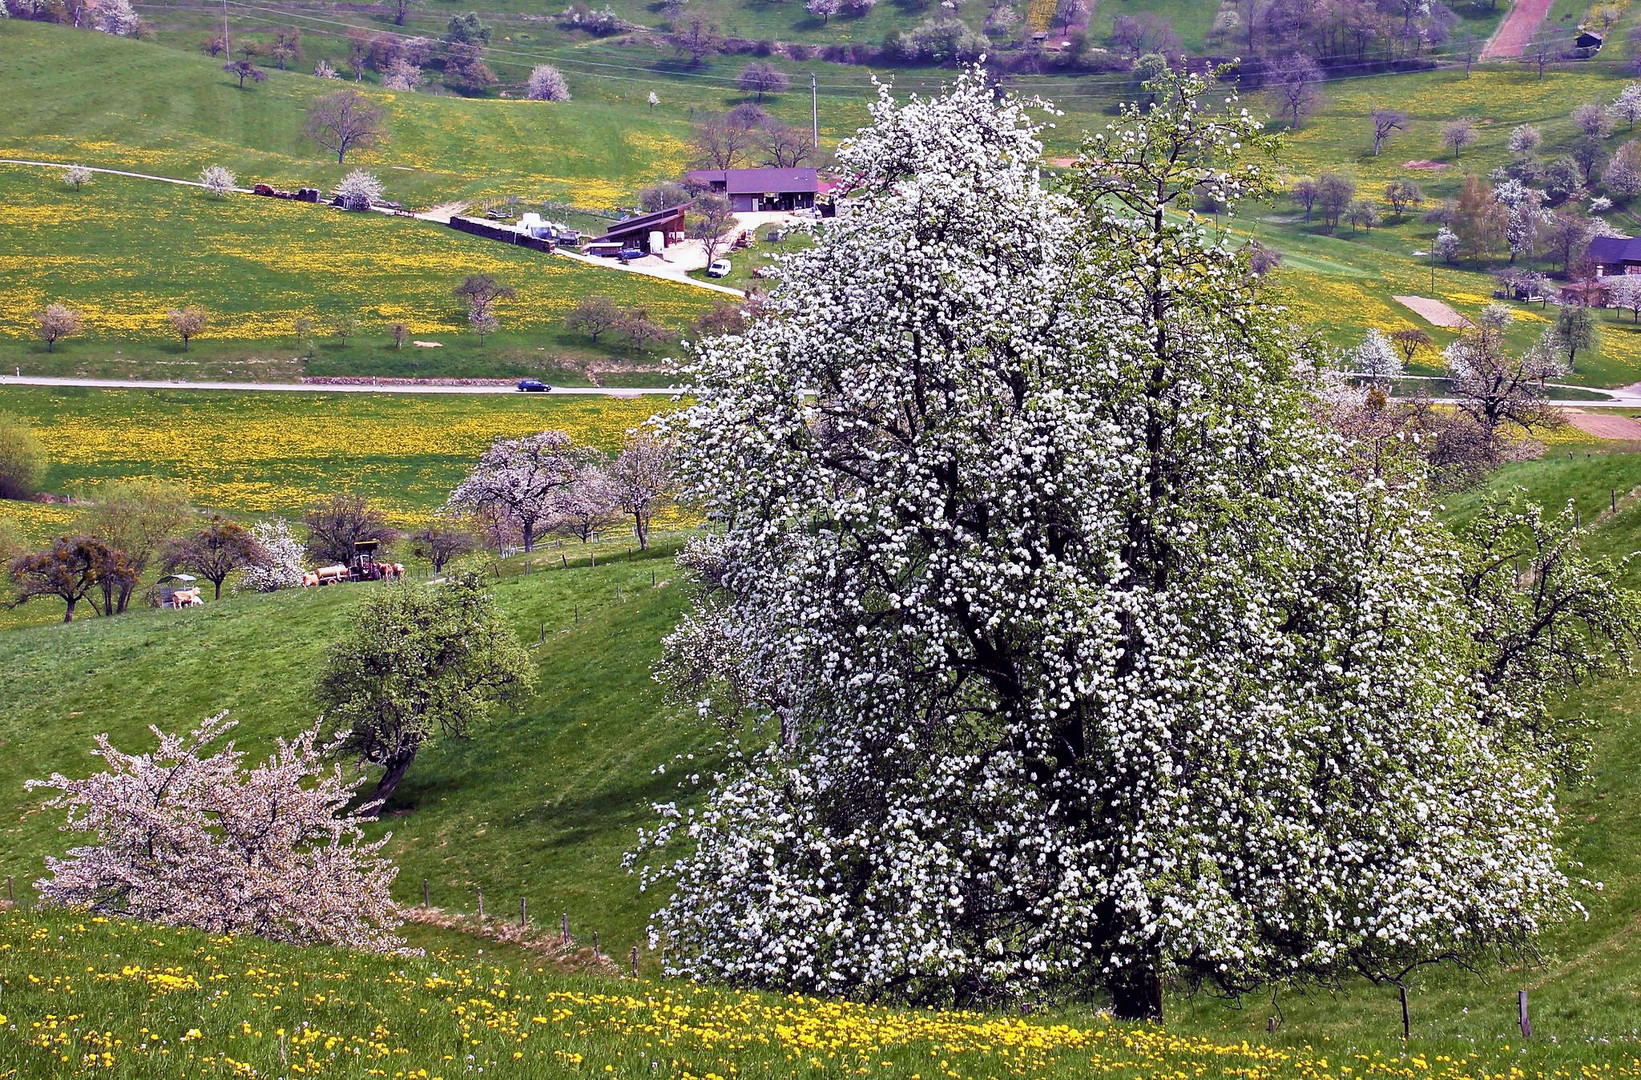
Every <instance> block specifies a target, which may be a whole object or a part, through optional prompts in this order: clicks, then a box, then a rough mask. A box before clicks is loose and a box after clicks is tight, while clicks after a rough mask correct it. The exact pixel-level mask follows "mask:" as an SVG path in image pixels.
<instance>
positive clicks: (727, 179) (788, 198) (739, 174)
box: [689, 169, 821, 214]
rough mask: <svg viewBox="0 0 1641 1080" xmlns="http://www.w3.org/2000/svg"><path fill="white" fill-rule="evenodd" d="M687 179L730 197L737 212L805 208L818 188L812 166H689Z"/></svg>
mask: <svg viewBox="0 0 1641 1080" xmlns="http://www.w3.org/2000/svg"><path fill="white" fill-rule="evenodd" d="M689 182H690V183H691V184H695V185H697V186H699V187H703V188H706V189H707V190H709V191H712V192H715V193H717V194H719V195H727V196H729V205H730V209H732V210H734V211H735V212H736V213H738V214H744V213H756V212H760V211H790V210H807V209H810V208H811V207H813V206H814V205H815V196H816V195H817V194H819V193H820V191H821V182H820V175H819V174H818V173H816V171H815V170H814V169H692V170H690V173H689Z"/></svg>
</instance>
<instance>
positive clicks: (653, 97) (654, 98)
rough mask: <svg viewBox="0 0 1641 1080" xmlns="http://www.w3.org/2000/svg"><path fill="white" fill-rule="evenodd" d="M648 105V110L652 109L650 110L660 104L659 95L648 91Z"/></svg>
mask: <svg viewBox="0 0 1641 1080" xmlns="http://www.w3.org/2000/svg"><path fill="white" fill-rule="evenodd" d="M649 103H650V108H652V109H653V108H655V107H656V106H657V105H659V104H661V95H660V94H657V93H656V92H655V91H654V90H651V91H650V96H649Z"/></svg>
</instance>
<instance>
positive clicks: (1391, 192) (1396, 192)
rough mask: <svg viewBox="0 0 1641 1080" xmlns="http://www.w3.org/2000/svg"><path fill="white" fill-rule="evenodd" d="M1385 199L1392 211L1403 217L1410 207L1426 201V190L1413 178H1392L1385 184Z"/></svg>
mask: <svg viewBox="0 0 1641 1080" xmlns="http://www.w3.org/2000/svg"><path fill="white" fill-rule="evenodd" d="M1385 201H1386V202H1388V203H1389V204H1390V209H1391V212H1392V213H1394V214H1395V215H1396V216H1397V217H1401V216H1402V214H1403V212H1404V211H1406V210H1407V209H1408V208H1409V207H1415V206H1418V205H1419V204H1420V203H1422V202H1424V191H1423V190H1422V189H1421V188H1420V187H1419V185H1418V184H1417V183H1415V182H1414V181H1412V180H1392V181H1391V182H1390V183H1388V184H1386V185H1385Z"/></svg>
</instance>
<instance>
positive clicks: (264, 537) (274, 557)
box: [239, 518, 303, 592]
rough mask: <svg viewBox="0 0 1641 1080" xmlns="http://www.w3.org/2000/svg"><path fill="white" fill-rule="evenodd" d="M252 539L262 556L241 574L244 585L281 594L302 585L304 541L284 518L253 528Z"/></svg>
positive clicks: (257, 524)
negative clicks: (284, 590)
mask: <svg viewBox="0 0 1641 1080" xmlns="http://www.w3.org/2000/svg"><path fill="white" fill-rule="evenodd" d="M251 539H252V540H253V541H255V542H256V544H257V546H258V547H260V548H261V549H262V555H261V557H260V558H259V559H257V560H256V561H255V562H253V563H251V564H249V565H248V566H246V567H245V568H244V569H243V570H241V571H240V573H239V580H240V584H241V585H243V586H244V587H245V588H247V589H252V590H255V591H256V592H278V591H279V590H280V589H294V588H296V587H297V586H299V585H301V584H302V570H303V568H302V554H303V553H302V541H300V540H298V539H297V538H296V536H295V535H294V534H293V533H292V532H291V523H290V522H288V521H286V520H285V519H284V518H274V519H273V520H271V521H259V522H257V523H256V524H255V525H252V526H251Z"/></svg>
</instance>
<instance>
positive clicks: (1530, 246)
mask: <svg viewBox="0 0 1641 1080" xmlns="http://www.w3.org/2000/svg"><path fill="white" fill-rule="evenodd" d="M1493 198H1494V199H1495V200H1496V201H1497V202H1498V203H1499V205H1500V206H1503V207H1504V208H1505V210H1506V211H1507V212H1508V217H1507V218H1506V220H1505V225H1504V240H1505V243H1506V244H1507V245H1508V246H1509V248H1510V261H1511V262H1512V263H1513V262H1515V260H1516V257H1517V256H1518V255H1529V256H1530V255H1532V253H1533V252H1534V250H1536V249H1537V247H1538V235H1539V227H1540V226H1541V225H1543V224H1544V223H1545V220H1546V217H1547V215H1546V213H1545V210H1544V193H1543V192H1542V191H1538V190H1535V189H1534V188H1530V187H1528V186H1527V185H1526V184H1523V183H1522V182H1521V181H1520V180H1516V179H1514V178H1511V177H1506V178H1505V179H1502V180H1500V181H1499V182H1498V183H1496V184H1494V185H1493Z"/></svg>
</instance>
